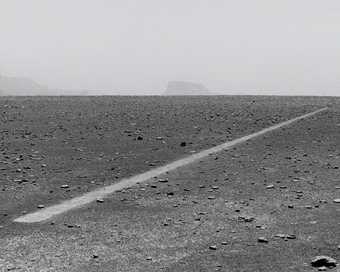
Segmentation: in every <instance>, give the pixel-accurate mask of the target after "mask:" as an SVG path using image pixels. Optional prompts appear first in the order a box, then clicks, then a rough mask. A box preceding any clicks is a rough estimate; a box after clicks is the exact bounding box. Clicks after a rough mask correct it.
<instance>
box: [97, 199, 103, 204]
mask: <svg viewBox="0 0 340 272" xmlns="http://www.w3.org/2000/svg"><path fill="white" fill-rule="evenodd" d="M96 201H97V202H98V203H103V202H104V199H102V198H97V200H96Z"/></svg>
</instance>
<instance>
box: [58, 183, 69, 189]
mask: <svg viewBox="0 0 340 272" xmlns="http://www.w3.org/2000/svg"><path fill="white" fill-rule="evenodd" d="M68 187H69V186H68V185H67V184H63V185H61V186H60V188H62V189H67V188H68Z"/></svg>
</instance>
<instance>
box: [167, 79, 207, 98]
mask: <svg viewBox="0 0 340 272" xmlns="http://www.w3.org/2000/svg"><path fill="white" fill-rule="evenodd" d="M209 94H211V93H210V92H209V90H208V89H207V88H206V87H205V86H204V85H202V84H200V83H194V82H188V81H170V82H169V83H168V85H167V88H166V90H165V92H164V93H163V95H209Z"/></svg>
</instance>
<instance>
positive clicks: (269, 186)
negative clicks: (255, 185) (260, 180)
mask: <svg viewBox="0 0 340 272" xmlns="http://www.w3.org/2000/svg"><path fill="white" fill-rule="evenodd" d="M266 189H274V184H270V185H268V186H266Z"/></svg>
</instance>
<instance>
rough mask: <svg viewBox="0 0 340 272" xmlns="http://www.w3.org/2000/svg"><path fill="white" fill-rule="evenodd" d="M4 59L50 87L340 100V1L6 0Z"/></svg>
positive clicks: (9, 70) (6, 65)
mask: <svg viewBox="0 0 340 272" xmlns="http://www.w3.org/2000/svg"><path fill="white" fill-rule="evenodd" d="M0 58H1V59H0V74H6V75H17V76H26V77H30V78H32V79H34V80H36V81H38V82H39V83H42V84H46V85H48V86H49V87H50V88H65V89H74V88H76V89H101V90H121V93H123V94H124V93H127V92H128V91H129V90H136V93H137V94H141V93H143V91H146V90H149V91H160V90H164V88H165V86H166V84H167V82H168V81H169V80H187V81H194V82H200V83H203V84H204V85H206V86H207V87H208V88H209V89H212V90H282V91H285V93H290V94H295V93H301V92H303V93H305V94H333V95H335V94H339V95H340V1H339V0H210V1H209V0H204V1H203V0H1V5H0Z"/></svg>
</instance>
